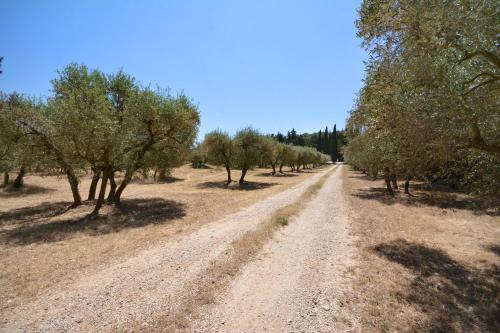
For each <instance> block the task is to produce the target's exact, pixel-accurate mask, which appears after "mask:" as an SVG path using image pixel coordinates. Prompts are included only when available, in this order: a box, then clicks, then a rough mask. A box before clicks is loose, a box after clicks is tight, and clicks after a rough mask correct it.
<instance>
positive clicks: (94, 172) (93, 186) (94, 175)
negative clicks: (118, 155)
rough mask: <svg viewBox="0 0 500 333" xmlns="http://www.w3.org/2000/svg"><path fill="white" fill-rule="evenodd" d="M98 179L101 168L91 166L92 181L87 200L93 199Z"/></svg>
mask: <svg viewBox="0 0 500 333" xmlns="http://www.w3.org/2000/svg"><path fill="white" fill-rule="evenodd" d="M99 179H101V170H98V169H97V168H92V182H91V183H90V188H89V196H88V197H87V200H88V201H94V200H95V191H96V190H97V183H99Z"/></svg>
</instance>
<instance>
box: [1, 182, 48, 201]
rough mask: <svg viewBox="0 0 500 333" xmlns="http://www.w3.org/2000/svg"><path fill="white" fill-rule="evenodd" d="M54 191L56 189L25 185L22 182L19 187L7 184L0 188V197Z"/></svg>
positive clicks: (14, 196)
mask: <svg viewBox="0 0 500 333" xmlns="http://www.w3.org/2000/svg"><path fill="white" fill-rule="evenodd" d="M54 191H56V190H54V189H52V188H47V187H42V186H36V185H27V184H24V185H23V186H22V187H21V188H15V187H12V186H7V187H4V188H2V189H1V190H0V198H17V197H22V196H28V195H33V194H41V193H47V192H54Z"/></svg>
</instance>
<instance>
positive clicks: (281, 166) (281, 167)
mask: <svg viewBox="0 0 500 333" xmlns="http://www.w3.org/2000/svg"><path fill="white" fill-rule="evenodd" d="M282 169H283V163H281V164H280V173H283V171H282Z"/></svg>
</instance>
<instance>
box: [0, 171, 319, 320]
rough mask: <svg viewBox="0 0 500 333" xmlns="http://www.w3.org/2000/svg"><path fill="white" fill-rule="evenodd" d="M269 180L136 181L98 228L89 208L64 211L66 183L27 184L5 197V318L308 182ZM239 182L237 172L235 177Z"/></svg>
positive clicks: (1, 290) (0, 307)
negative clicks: (43, 296)
mask: <svg viewBox="0 0 500 333" xmlns="http://www.w3.org/2000/svg"><path fill="white" fill-rule="evenodd" d="M266 172H267V170H261V169H257V170H254V171H251V172H249V174H248V175H247V180H248V181H249V183H248V185H246V186H245V187H243V188H239V187H237V186H236V187H235V186H231V188H232V189H226V188H224V187H223V186H220V185H221V184H223V182H224V179H225V171H224V170H222V169H218V168H211V169H192V168H191V167H190V166H183V167H181V168H178V169H175V170H174V172H173V174H172V177H171V178H170V179H169V181H168V182H166V183H155V182H153V181H150V180H141V181H135V182H134V183H133V184H131V185H130V186H129V187H128V188H127V189H126V191H125V193H124V197H123V203H124V207H123V208H122V209H120V210H116V209H110V208H109V207H105V209H103V211H102V214H101V217H100V218H99V219H97V220H95V221H89V220H88V219H85V218H84V217H85V216H86V215H87V214H88V213H89V212H90V211H91V210H92V206H91V205H83V206H82V207H79V208H77V209H73V210H69V211H66V209H65V208H66V207H67V206H68V205H69V204H70V198H71V192H70V191H69V185H68V184H67V182H66V180H65V179H64V178H62V177H56V176H47V177H40V176H27V177H26V180H25V183H26V185H27V186H26V188H25V189H24V190H22V191H19V192H18V191H2V192H0V251H1V253H2V254H1V256H0V267H1V272H0V300H1V301H0V311H4V310H7V309H9V308H12V307H14V306H16V305H19V304H20V303H24V302H29V301H30V300H32V299H34V298H35V297H36V296H37V295H38V294H40V293H42V292H43V291H44V290H47V289H49V288H52V287H55V286H58V285H59V286H60V285H64V284H70V283H71V282H73V281H75V280H76V279H79V278H81V277H82V276H85V275H87V274H89V275H90V274H92V273H93V272H96V271H99V270H100V269H102V268H103V267H106V266H107V265H109V264H110V263H112V262H117V261H121V260H124V259H126V258H127V257H129V256H131V255H134V254H135V253H137V252H138V251H141V250H143V249H146V248H148V247H150V246H153V245H155V244H158V243H160V242H164V241H165V240H166V239H168V237H170V236H172V235H174V234H176V233H180V232H190V231H192V230H194V229H196V228H198V227H199V226H201V225H203V224H204V223H208V222H210V221H214V220H216V219H218V218H221V217H222V216H225V215H227V214H230V213H233V212H235V211H238V210H239V209H241V208H242V207H245V206H249V205H250V204H252V203H254V202H257V201H259V200H261V199H263V198H265V197H267V196H269V195H272V194H274V193H276V192H279V191H282V190H284V189H286V188H288V187H291V186H293V185H295V184H297V183H299V182H301V181H302V180H304V179H305V178H306V177H308V176H309V175H310V173H306V172H304V173H299V174H296V173H294V174H290V175H291V176H290V177H269V176H266V174H265V173H266ZM311 173H312V172H311ZM238 176H239V175H238V172H237V171H235V172H234V175H233V177H234V178H235V179H237V177H238ZM89 184H90V176H86V177H83V179H82V183H81V185H80V189H81V193H82V196H83V197H86V191H87V190H88V187H89Z"/></svg>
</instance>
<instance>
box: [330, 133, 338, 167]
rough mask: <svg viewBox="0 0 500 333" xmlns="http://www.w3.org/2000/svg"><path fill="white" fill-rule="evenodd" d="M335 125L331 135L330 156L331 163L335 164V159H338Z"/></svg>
mask: <svg viewBox="0 0 500 333" xmlns="http://www.w3.org/2000/svg"><path fill="white" fill-rule="evenodd" d="M337 150H338V149H337V124H335V125H333V132H332V135H331V156H332V161H333V162H335V161H337V158H338V157H339V154H338V151H337Z"/></svg>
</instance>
